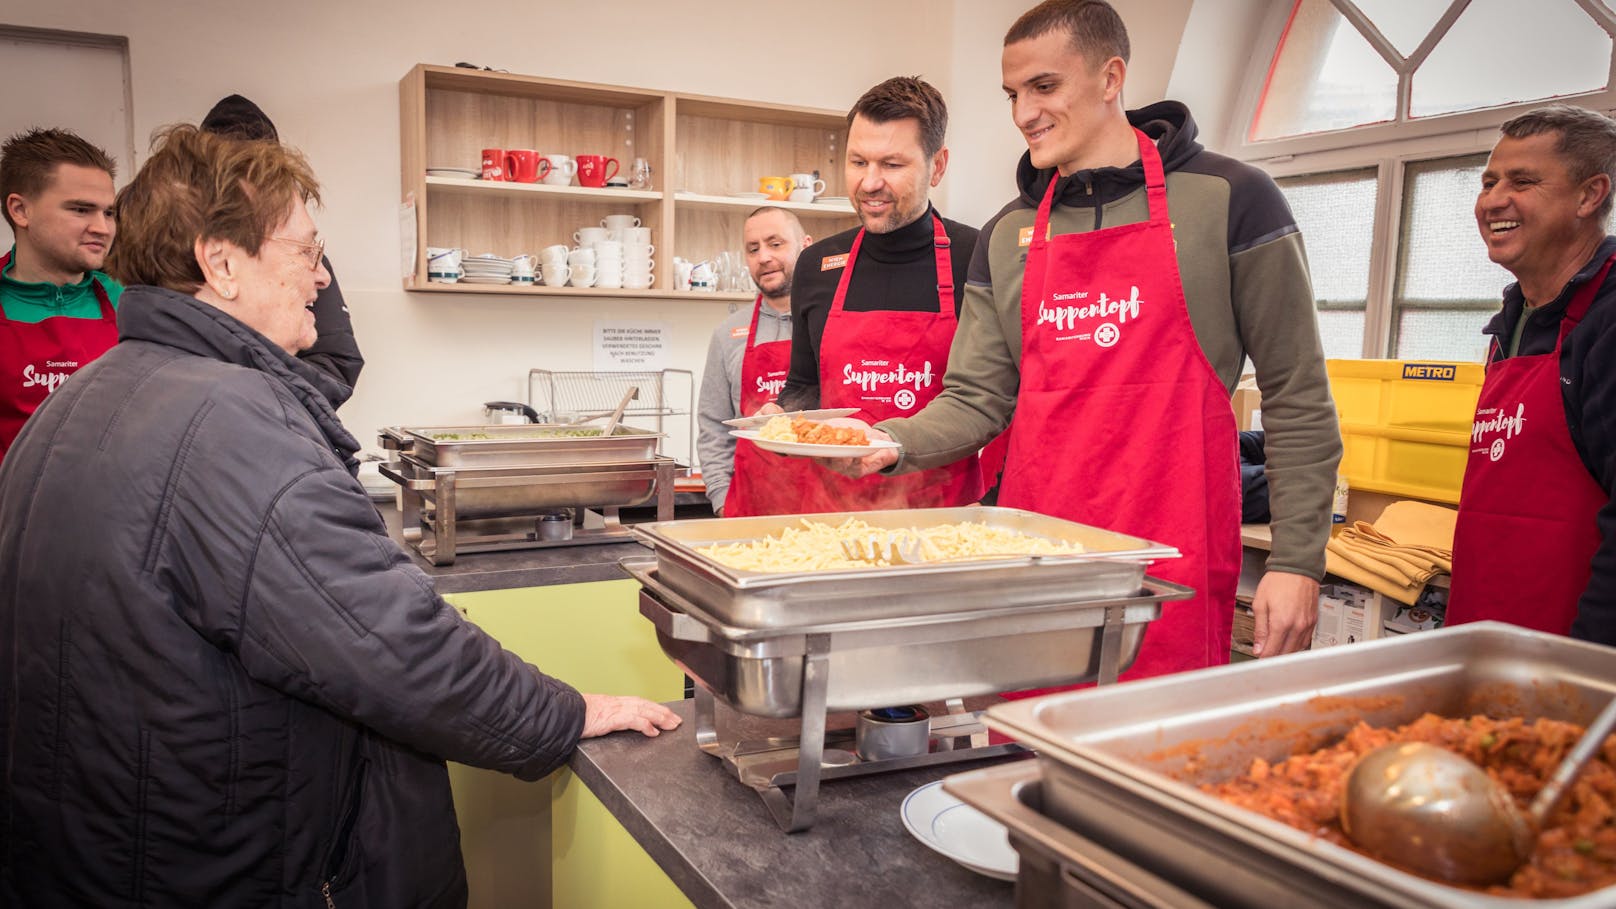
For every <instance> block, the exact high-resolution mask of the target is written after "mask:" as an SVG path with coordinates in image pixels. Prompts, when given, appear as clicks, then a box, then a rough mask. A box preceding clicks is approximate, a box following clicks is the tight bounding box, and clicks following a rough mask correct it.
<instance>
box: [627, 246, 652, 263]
mask: <svg viewBox="0 0 1616 909" xmlns="http://www.w3.org/2000/svg"><path fill="white" fill-rule="evenodd" d="M654 252H656V247H655V246H652V245H651V244H649V243H624V244H623V258H625V259H632V258H634V257H635V256H640V257H641V258H645V257H647V256H650V255H651V254H652V253H654Z"/></svg>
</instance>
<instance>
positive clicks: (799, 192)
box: [786, 189, 814, 202]
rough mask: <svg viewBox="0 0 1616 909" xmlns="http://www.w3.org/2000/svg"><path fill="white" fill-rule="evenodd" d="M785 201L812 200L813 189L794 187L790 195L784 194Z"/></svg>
mask: <svg viewBox="0 0 1616 909" xmlns="http://www.w3.org/2000/svg"><path fill="white" fill-rule="evenodd" d="M786 201H787V202H812V201H814V191H813V190H811V189H794V190H792V191H791V195H789V196H786Z"/></svg>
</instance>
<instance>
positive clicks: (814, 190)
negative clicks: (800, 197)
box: [791, 174, 825, 202]
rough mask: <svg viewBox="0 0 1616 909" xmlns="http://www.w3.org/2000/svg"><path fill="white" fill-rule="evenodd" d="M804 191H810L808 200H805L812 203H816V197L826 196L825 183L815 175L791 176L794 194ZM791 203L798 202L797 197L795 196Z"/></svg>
mask: <svg viewBox="0 0 1616 909" xmlns="http://www.w3.org/2000/svg"><path fill="white" fill-rule="evenodd" d="M803 189H806V190H807V191H808V198H807V199H806V200H804V201H808V202H812V201H814V197H815V196H820V195H823V194H824V192H825V181H824V180H821V179H819V178H818V177H816V176H814V175H813V174H792V175H791V191H792V192H793V193H795V192H797V191H798V190H803ZM791 201H793V202H795V201H797V199H796V197H795V196H793V197H792V199H791Z"/></svg>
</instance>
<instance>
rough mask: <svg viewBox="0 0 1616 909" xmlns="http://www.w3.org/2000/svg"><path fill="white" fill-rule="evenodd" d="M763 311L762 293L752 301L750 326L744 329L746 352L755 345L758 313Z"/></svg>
mask: <svg viewBox="0 0 1616 909" xmlns="http://www.w3.org/2000/svg"><path fill="white" fill-rule="evenodd" d="M762 312H763V295H762V294H758V295H757V298H756V299H754V300H753V301H752V327H751V328H749V329H747V330H746V349H747V351H748V352H750V351H751V350H752V348H753V347H755V346H756V345H757V327H758V314H760V313H762Z"/></svg>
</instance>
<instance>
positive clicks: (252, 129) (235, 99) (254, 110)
mask: <svg viewBox="0 0 1616 909" xmlns="http://www.w3.org/2000/svg"><path fill="white" fill-rule="evenodd" d="M202 129H203V131H204V132H210V133H217V134H219V135H221V136H229V137H231V138H233V139H269V140H271V141H274V142H279V141H280V138H281V137H280V134H279V133H277V132H276V131H275V124H274V123H271V122H270V120H269V116H268V115H267V114H265V113H264V112H263V111H262V110H260V109H259V107H258V105H256V104H254V103H252V102H251V101H248V100H247V99H246V98H243V97H242V96H240V95H231V96H229V97H227V98H225V99H223V100H221V101H220V102H219V103H218V104H215V105H213V110H210V111H208V115H207V116H206V117H203V118H202Z"/></svg>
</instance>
